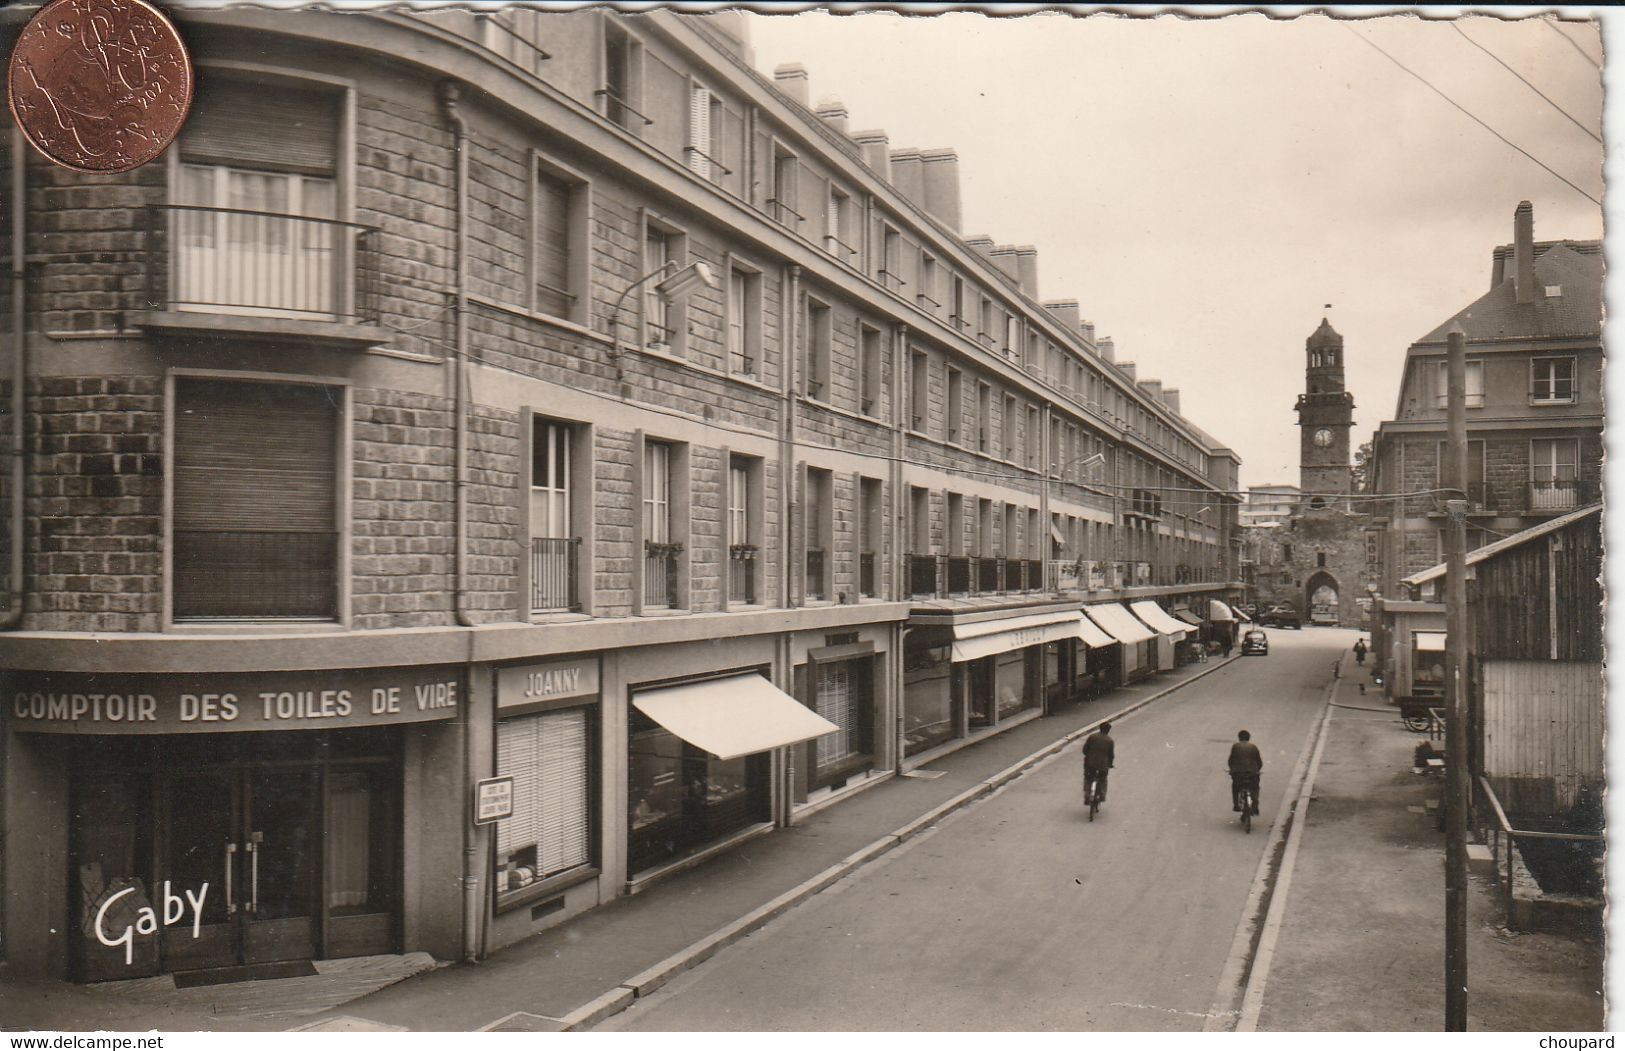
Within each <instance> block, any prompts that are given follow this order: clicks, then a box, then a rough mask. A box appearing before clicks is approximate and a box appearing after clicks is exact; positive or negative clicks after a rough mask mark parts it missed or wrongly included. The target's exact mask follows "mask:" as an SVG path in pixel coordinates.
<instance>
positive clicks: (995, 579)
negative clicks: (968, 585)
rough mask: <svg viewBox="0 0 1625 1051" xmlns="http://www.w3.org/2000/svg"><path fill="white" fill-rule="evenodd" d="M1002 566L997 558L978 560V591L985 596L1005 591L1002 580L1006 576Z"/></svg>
mask: <svg viewBox="0 0 1625 1051" xmlns="http://www.w3.org/2000/svg"><path fill="white" fill-rule="evenodd" d="M1002 568H1003V567H1002V566H1001V565H1000V564H999V560H998V559H996V558H987V557H981V558H978V559H976V590H977V591H979V592H981V593H982V594H984V595H990V594H992V593H994V592H996V591H1003V590H1004V583H1003V581H1002V580H1001V579H1000V578H1001V577H1003V576H1004V574H1003V573H1002V572H1001V570H1002Z"/></svg>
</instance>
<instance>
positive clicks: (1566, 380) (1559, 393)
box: [1529, 358, 1575, 405]
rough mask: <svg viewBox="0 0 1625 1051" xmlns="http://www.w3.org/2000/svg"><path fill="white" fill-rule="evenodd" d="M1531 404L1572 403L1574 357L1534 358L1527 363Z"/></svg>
mask: <svg viewBox="0 0 1625 1051" xmlns="http://www.w3.org/2000/svg"><path fill="white" fill-rule="evenodd" d="M1529 369H1530V373H1529V376H1530V379H1529V402H1530V404H1531V405H1572V404H1574V391H1575V383H1574V359H1573V358H1536V359H1534V360H1533V361H1532V362H1530V364H1529Z"/></svg>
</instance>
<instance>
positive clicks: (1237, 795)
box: [1229, 730, 1264, 814]
mask: <svg viewBox="0 0 1625 1051" xmlns="http://www.w3.org/2000/svg"><path fill="white" fill-rule="evenodd" d="M1229 766H1230V806H1231V809H1233V810H1234V811H1235V812H1236V813H1238V814H1239V813H1241V790H1242V789H1243V788H1250V789H1252V790H1253V813H1254V814H1256V813H1258V784H1259V777H1260V774H1261V772H1262V771H1263V769H1264V756H1263V755H1262V754H1261V753H1260V752H1259V751H1258V746H1257V745H1256V744H1253V742H1252V734H1250V733H1248V732H1247V731H1246V730H1242V731H1241V732H1240V733H1238V734H1236V743H1235V744H1233V745H1231V746H1230V763H1229Z"/></svg>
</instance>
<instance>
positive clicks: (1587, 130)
mask: <svg viewBox="0 0 1625 1051" xmlns="http://www.w3.org/2000/svg"><path fill="white" fill-rule="evenodd" d="M1450 28H1451V29H1454V30H1455V31H1456V32H1457V33H1459V34H1460V35H1461V38H1462V39H1463V40H1465V41H1467V42H1468V43H1469V44H1471V45H1473V46H1474V47H1476V48H1478V50H1480V51H1482V52H1484V54H1486V55H1488V56H1490V57H1491V58H1493V59H1495V61H1496V63H1497V64H1499V65H1500V67H1501V68H1502V69H1504V70H1506V71H1507V72H1508V73H1511V74H1512V75H1513V76H1515V77H1517V78H1518V79H1519V80H1522V81H1523V82H1524V84H1525V85H1526V86H1527V87H1528V88H1529V90H1530V91H1533V92H1534V93H1535V94H1537V95H1539V96H1540V97H1541V98H1543V99H1545V100H1546V104H1547V105H1549V106H1551V107H1552V108H1553V109H1555V110H1556V111H1557V112H1559V113H1561V114H1563V116H1565V117H1567V118H1569V120H1570V121H1572V122H1573V124H1574V126H1575V127H1576V128H1579V129H1580V130H1581V131H1583V132H1585V133H1586V134H1587V135H1590V136H1591V137H1592V138H1593V139H1595V140H1596V141H1598V142H1601V141H1602V136H1601V135H1598V134H1597V133H1596V132H1594V131H1592V130H1591V129H1590V128H1588V127H1586V126H1585V125H1584V124H1582V123H1580V121H1579V120H1577V119H1576V118H1575V116H1574V115H1573V114H1572V113H1570V112H1569V111H1568V110H1566V109H1564V108H1563V107H1562V106H1559V105H1558V104H1557V103H1555V102H1553V101H1552V100H1551V98H1550V97H1549V96H1548V95H1547V94H1546V93H1545V92H1544V91H1542V90H1540V89H1539V88H1537V87H1535V85H1533V84H1530V83H1529V81H1528V80H1527V79H1525V78H1524V75H1523V74H1522V73H1519V72H1518V71H1517V70H1515V69H1513V68H1512V67H1511V66H1509V65H1507V64H1506V63H1505V62H1503V61H1501V56H1499V55H1497V54H1496V53H1495V52H1493V51H1491V50H1490V49H1489V48H1487V47H1485V46H1484V45H1483V44H1480V43H1479V42H1478V41H1476V40H1474V39H1473V38H1472V37H1470V36H1468V35H1467V31H1466V30H1465V29H1463V28H1461V23H1460V22H1454V21H1453V22H1451V23H1450Z"/></svg>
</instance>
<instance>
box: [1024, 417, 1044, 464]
mask: <svg viewBox="0 0 1625 1051" xmlns="http://www.w3.org/2000/svg"><path fill="white" fill-rule="evenodd" d="M1040 419H1041V417H1040V416H1039V412H1038V406H1036V405H1029V406H1027V467H1028V469H1029V470H1034V471H1036V470H1038V464H1039V462H1040V461H1039V448H1038V446H1039V440H1040V439H1041V438H1042V436H1043V426H1042V425H1041V424H1040V422H1039V420H1040Z"/></svg>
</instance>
